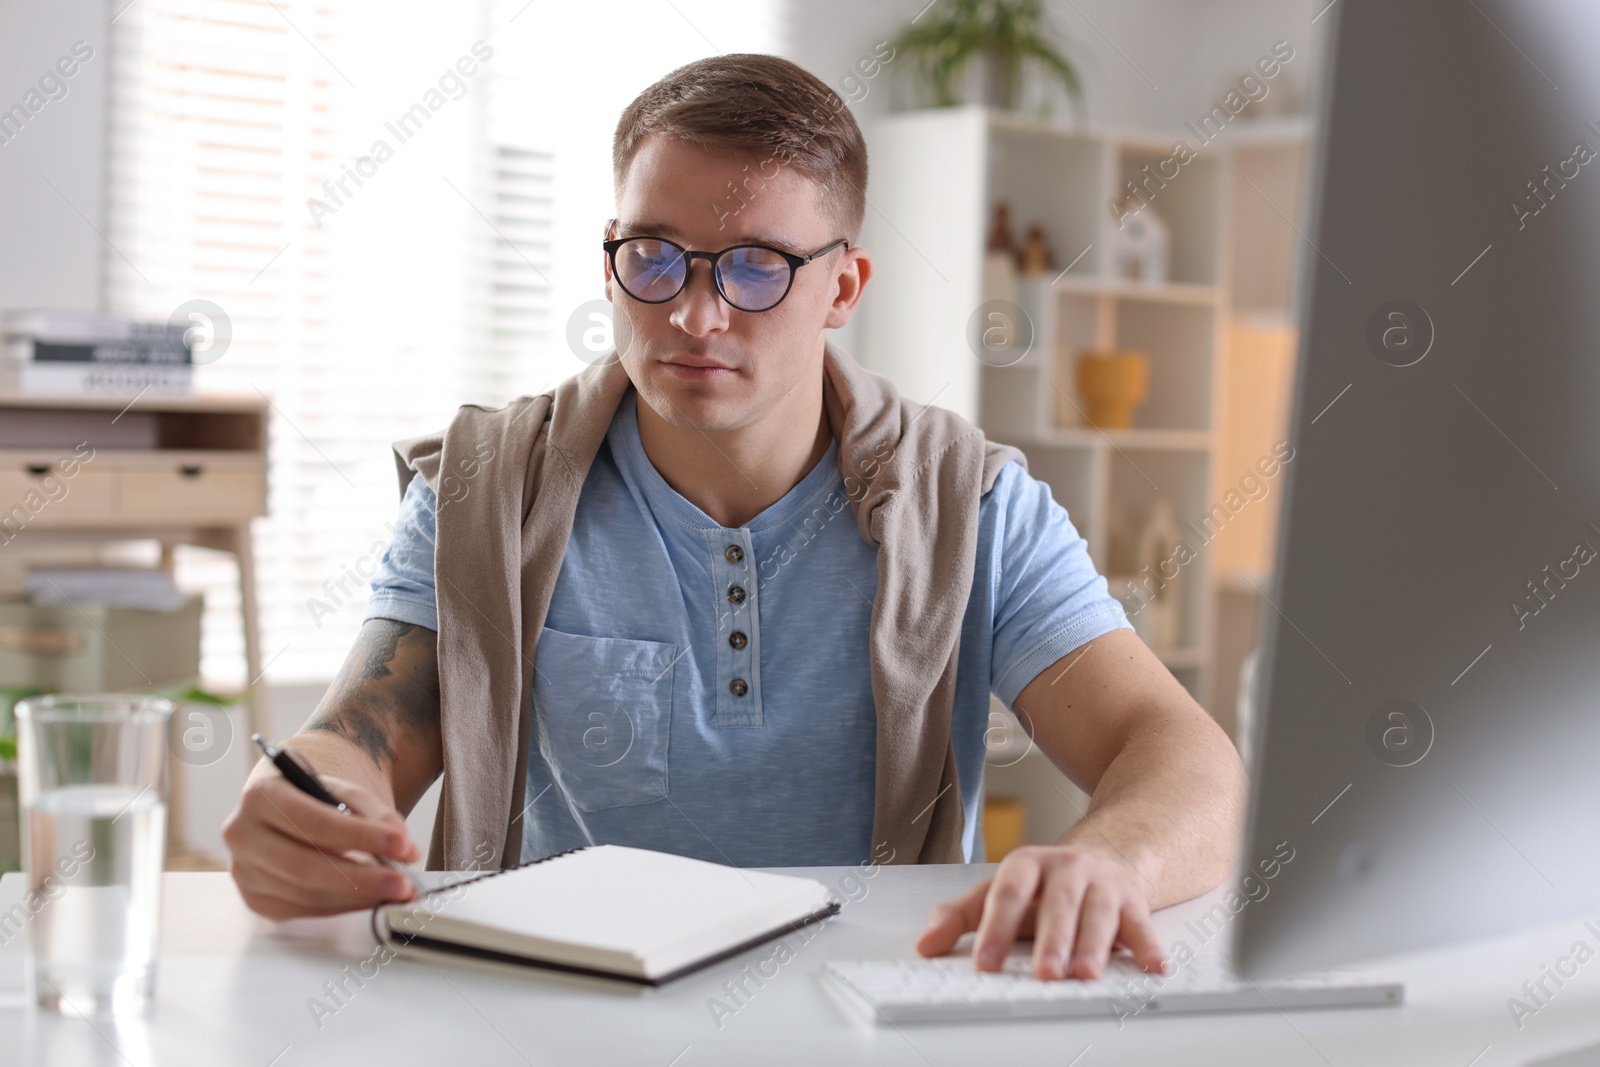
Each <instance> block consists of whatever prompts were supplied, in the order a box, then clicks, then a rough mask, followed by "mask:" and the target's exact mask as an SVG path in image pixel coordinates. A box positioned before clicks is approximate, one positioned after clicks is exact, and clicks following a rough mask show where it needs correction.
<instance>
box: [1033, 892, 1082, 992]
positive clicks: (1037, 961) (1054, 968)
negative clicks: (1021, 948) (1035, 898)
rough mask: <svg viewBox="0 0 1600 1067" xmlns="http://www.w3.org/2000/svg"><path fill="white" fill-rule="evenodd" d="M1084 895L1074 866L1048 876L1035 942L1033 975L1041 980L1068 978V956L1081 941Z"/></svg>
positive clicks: (1040, 893) (1041, 899) (1041, 902)
mask: <svg viewBox="0 0 1600 1067" xmlns="http://www.w3.org/2000/svg"><path fill="white" fill-rule="evenodd" d="M1083 893H1084V882H1083V878H1082V876H1081V875H1080V874H1078V873H1076V872H1074V871H1073V869H1072V867H1071V866H1070V865H1067V866H1063V867H1060V868H1057V869H1056V870H1054V871H1051V872H1048V873H1047V874H1046V875H1045V883H1044V887H1043V888H1042V889H1041V890H1040V892H1039V909H1038V919H1037V923H1036V930H1035V933H1034V940H1033V973H1034V974H1035V975H1036V976H1037V977H1039V978H1045V979H1051V978H1065V977H1066V976H1067V956H1068V954H1070V953H1071V952H1072V946H1073V944H1074V943H1075V942H1076V941H1077V937H1078V913H1079V910H1080V909H1081V908H1082V906H1083Z"/></svg>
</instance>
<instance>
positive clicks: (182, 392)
mask: <svg viewBox="0 0 1600 1067" xmlns="http://www.w3.org/2000/svg"><path fill="white" fill-rule="evenodd" d="M14 381H15V384H16V388H17V390H18V391H19V392H22V393H30V394H45V395H62V396H135V395H137V394H139V393H140V392H149V393H150V394H151V395H153V396H189V395H191V394H192V393H193V392H194V368H192V367H190V366H188V365H187V364H178V365H171V366H159V365H157V366H150V365H142V364H138V363H24V364H22V365H21V366H20V367H17V368H16V371H15V375H14Z"/></svg>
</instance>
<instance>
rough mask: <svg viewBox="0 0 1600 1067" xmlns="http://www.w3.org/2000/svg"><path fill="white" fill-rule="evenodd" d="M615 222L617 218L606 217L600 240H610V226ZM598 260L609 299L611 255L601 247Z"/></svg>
mask: <svg viewBox="0 0 1600 1067" xmlns="http://www.w3.org/2000/svg"><path fill="white" fill-rule="evenodd" d="M616 224H617V220H616V219H607V220H606V230H605V234H604V236H602V237H601V238H600V239H601V240H602V241H609V240H611V232H612V228H613V227H614V226H616ZM600 261H601V263H600V270H601V272H602V274H603V275H604V277H605V281H606V299H607V300H610V299H611V257H610V256H609V255H607V254H606V251H605V249H603V248H602V249H601V250H600Z"/></svg>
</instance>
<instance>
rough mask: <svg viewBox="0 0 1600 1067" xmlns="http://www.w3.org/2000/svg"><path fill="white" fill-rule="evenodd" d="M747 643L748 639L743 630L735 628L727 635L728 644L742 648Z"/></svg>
mask: <svg viewBox="0 0 1600 1067" xmlns="http://www.w3.org/2000/svg"><path fill="white" fill-rule="evenodd" d="M749 643H750V639H749V638H748V637H746V636H745V635H744V631H743V630H735V631H733V633H731V634H729V635H728V644H730V645H732V646H733V647H734V648H743V647H744V646H745V645H748V644H749Z"/></svg>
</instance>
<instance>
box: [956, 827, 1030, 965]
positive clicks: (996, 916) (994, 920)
mask: <svg viewBox="0 0 1600 1067" xmlns="http://www.w3.org/2000/svg"><path fill="white" fill-rule="evenodd" d="M1041 873H1042V872H1041V869H1040V863H1039V860H1038V858H1037V857H1035V856H1034V855H1033V854H1032V853H1030V852H1028V851H1026V850H1019V851H1017V852H1013V853H1012V854H1011V855H1010V856H1007V857H1006V858H1005V860H1004V861H1002V862H1001V864H1000V869H999V870H998V871H996V872H995V875H994V879H993V880H992V881H991V882H990V883H989V892H988V893H987V894H986V895H985V897H984V901H983V919H982V920H981V921H980V922H979V923H978V936H977V939H976V940H975V941H974V942H973V943H972V961H973V963H974V964H975V965H976V966H977V968H978V970H980V971H993V970H998V969H999V967H1000V965H1001V963H1003V962H1004V961H1005V958H1006V953H1007V952H1009V951H1010V950H1011V946H1012V944H1013V943H1014V942H1015V941H1016V939H1017V933H1018V931H1019V929H1020V927H1021V926H1022V922H1023V919H1024V918H1025V917H1026V915H1027V913H1028V911H1029V909H1030V908H1032V906H1033V898H1034V894H1036V893H1037V892H1038V891H1039V878H1040V875H1041Z"/></svg>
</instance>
